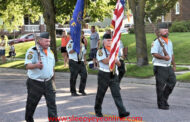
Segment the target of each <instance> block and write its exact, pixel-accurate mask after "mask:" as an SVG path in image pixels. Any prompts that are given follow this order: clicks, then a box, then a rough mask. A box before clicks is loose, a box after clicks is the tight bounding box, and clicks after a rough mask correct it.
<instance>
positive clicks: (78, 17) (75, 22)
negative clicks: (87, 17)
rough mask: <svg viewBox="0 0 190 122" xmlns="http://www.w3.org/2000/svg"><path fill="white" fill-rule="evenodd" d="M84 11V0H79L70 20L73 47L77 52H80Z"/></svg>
mask: <svg viewBox="0 0 190 122" xmlns="http://www.w3.org/2000/svg"><path fill="white" fill-rule="evenodd" d="M83 12H84V0H77V3H76V6H75V10H74V12H73V17H72V20H71V21H70V31H71V39H72V40H73V43H74V44H73V49H74V51H75V52H77V54H79V53H80V36H81V23H82V19H83Z"/></svg>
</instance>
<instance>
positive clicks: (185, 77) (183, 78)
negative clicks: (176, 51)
mask: <svg viewBox="0 0 190 122" xmlns="http://www.w3.org/2000/svg"><path fill="white" fill-rule="evenodd" d="M177 80H178V81H181V82H188V83H190V72H188V73H185V74H182V75H178V76H177Z"/></svg>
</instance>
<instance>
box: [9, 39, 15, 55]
mask: <svg viewBox="0 0 190 122" xmlns="http://www.w3.org/2000/svg"><path fill="white" fill-rule="evenodd" d="M9 47H10V48H9V56H8V58H11V57H15V56H16V53H15V47H14V42H13V41H12V42H10V44H9Z"/></svg>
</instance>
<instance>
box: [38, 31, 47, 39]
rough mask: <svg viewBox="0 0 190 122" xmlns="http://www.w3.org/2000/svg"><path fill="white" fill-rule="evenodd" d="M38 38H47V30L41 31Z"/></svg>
mask: <svg viewBox="0 0 190 122" xmlns="http://www.w3.org/2000/svg"><path fill="white" fill-rule="evenodd" d="M40 38H46V39H49V32H42V33H40Z"/></svg>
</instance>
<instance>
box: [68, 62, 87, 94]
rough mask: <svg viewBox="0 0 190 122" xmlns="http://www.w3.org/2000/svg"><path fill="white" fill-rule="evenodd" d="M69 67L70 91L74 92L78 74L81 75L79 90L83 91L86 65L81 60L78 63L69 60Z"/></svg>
mask: <svg viewBox="0 0 190 122" xmlns="http://www.w3.org/2000/svg"><path fill="white" fill-rule="evenodd" d="M69 69H70V72H71V76H70V91H71V93H76V80H77V76H78V74H79V75H80V76H81V79H80V86H79V92H81V93H82V92H84V90H85V86H86V80H87V71H86V66H85V64H84V62H83V61H81V62H80V63H79V62H77V61H74V60H71V59H70V60H69Z"/></svg>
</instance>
